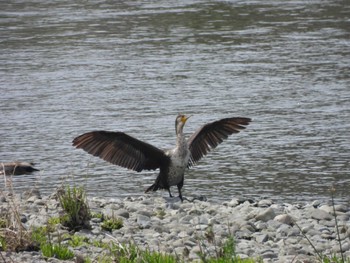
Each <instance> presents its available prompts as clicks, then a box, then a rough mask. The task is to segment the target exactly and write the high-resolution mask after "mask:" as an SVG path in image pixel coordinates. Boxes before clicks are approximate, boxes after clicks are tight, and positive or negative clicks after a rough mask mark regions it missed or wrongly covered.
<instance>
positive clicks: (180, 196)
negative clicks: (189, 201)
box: [177, 185, 184, 203]
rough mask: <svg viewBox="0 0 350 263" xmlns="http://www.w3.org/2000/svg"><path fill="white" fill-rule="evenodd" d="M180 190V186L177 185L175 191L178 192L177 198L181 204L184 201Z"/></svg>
mask: <svg viewBox="0 0 350 263" xmlns="http://www.w3.org/2000/svg"><path fill="white" fill-rule="evenodd" d="M181 188H182V185H181V186H180V185H177V190H178V191H179V198H180V200H181V202H182V203H183V201H184V199H183V197H182V193H181Z"/></svg>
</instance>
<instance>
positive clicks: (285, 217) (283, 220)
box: [273, 214, 294, 226]
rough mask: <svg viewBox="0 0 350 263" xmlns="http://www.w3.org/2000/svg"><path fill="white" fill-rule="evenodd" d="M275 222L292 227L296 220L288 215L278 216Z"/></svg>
mask: <svg viewBox="0 0 350 263" xmlns="http://www.w3.org/2000/svg"><path fill="white" fill-rule="evenodd" d="M273 220H276V221H278V222H281V223H282V224H286V225H290V226H291V225H293V224H294V219H293V218H292V217H291V216H290V215H287V214H282V215H277V216H275V218H274V219H273Z"/></svg>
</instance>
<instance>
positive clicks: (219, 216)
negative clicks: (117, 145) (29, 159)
mask: <svg viewBox="0 0 350 263" xmlns="http://www.w3.org/2000/svg"><path fill="white" fill-rule="evenodd" d="M0 196H1V200H0V211H1V214H3V213H4V212H5V211H9V209H10V208H11V206H14V205H15V206H17V209H18V213H19V215H20V220H21V222H22V224H23V225H24V226H25V228H26V229H28V230H29V229H31V228H33V227H41V226H46V225H47V224H48V223H47V222H48V220H49V218H52V217H56V218H57V217H59V216H60V214H61V211H62V208H61V207H60V206H59V201H58V200H57V195H55V194H52V195H51V196H41V195H40V192H39V191H38V190H33V191H28V192H26V193H24V194H22V195H21V196H19V195H15V196H11V195H8V194H4V193H1V194H0ZM11 200H12V201H11ZM87 200H88V205H89V208H90V210H91V212H92V213H95V214H96V213H100V214H102V215H103V216H104V217H106V218H109V217H117V218H120V219H122V222H123V227H122V228H120V229H117V230H113V231H111V232H109V231H106V230H104V229H103V228H102V227H101V225H102V220H101V218H97V217H92V218H91V219H90V221H89V224H90V226H91V229H90V230H87V229H82V230H80V231H77V232H75V233H74V235H76V236H81V237H84V238H87V239H89V240H94V241H96V242H97V241H98V242H105V243H108V242H114V243H115V244H118V242H119V245H122V244H129V243H130V242H132V243H135V244H136V245H137V246H138V247H140V248H141V249H143V248H145V249H149V250H151V251H157V252H161V253H169V254H173V255H176V256H178V257H179V259H183V260H184V261H185V262H198V261H200V257H199V256H198V253H199V252H201V250H202V249H203V248H204V247H205V249H206V251H207V252H206V253H209V254H211V253H213V254H215V253H216V250H217V248H218V246H219V245H222V243H223V242H224V241H226V240H227V239H228V238H229V237H230V236H232V237H233V238H234V241H235V251H236V255H237V256H239V257H240V258H242V259H244V258H250V259H256V260H257V262H259V261H258V259H261V260H262V261H261V262H281V263H282V262H317V260H318V255H317V253H316V251H315V249H314V248H313V247H312V245H311V244H310V243H309V242H308V240H307V239H306V238H305V236H304V235H303V234H302V233H301V231H302V232H303V233H304V234H305V235H306V236H307V237H308V238H309V240H310V241H311V242H312V244H313V246H314V247H315V248H316V250H317V251H318V252H320V253H322V254H323V255H325V256H329V257H331V256H333V255H334V254H336V255H338V256H339V255H340V254H341V253H340V252H341V251H340V246H339V242H338V241H337V239H338V237H337V231H336V223H337V224H338V229H339V233H340V240H341V244H342V253H343V255H344V256H345V258H350V208H349V207H348V206H346V205H344V204H335V205H334V209H335V212H336V218H337V222H336V220H335V217H334V215H333V206H331V205H329V204H326V203H322V202H320V201H317V200H316V201H314V202H312V203H308V204H306V205H300V204H288V203H274V202H273V201H272V200H269V199H262V200H257V201H255V200H244V199H242V198H237V199H236V198H234V199H232V200H229V201H226V202H223V203H222V204H216V203H215V204H213V203H209V202H206V201H199V200H195V201H194V202H187V201H184V202H183V203H181V202H178V199H177V198H172V199H170V198H163V197H155V196H148V195H147V196H142V197H138V198H131V197H127V198H125V199H116V198H106V199H104V198H100V197H92V198H90V197H87ZM67 233H68V230H66V229H65V228H64V227H62V226H60V225H59V226H58V227H57V229H56V230H55V232H54V233H53V234H52V236H53V238H56V239H57V238H59V237H62V235H63V234H67ZM62 242H67V240H66V241H64V240H63V241H62ZM86 246H87V245H86V244H84V245H83V246H80V247H79V246H78V247H70V249H71V250H72V251H73V252H74V254H75V259H73V260H70V261H65V262H84V261H78V260H79V259H80V260H81V259H82V258H86V257H88V258H90V259H92V260H93V261H92V262H97V261H94V260H96V259H98V257H99V256H101V255H103V254H104V253H106V251H104V250H103V249H101V248H98V247H94V246H90V247H86ZM1 255H2V256H5V258H9V259H11V260H12V261H11V260H9V261H5V262H61V261H62V260H58V259H55V258H49V259H47V258H45V257H44V256H43V255H42V254H41V252H40V251H28V252H20V253H15V252H5V251H1ZM16 260H17V261H16Z"/></svg>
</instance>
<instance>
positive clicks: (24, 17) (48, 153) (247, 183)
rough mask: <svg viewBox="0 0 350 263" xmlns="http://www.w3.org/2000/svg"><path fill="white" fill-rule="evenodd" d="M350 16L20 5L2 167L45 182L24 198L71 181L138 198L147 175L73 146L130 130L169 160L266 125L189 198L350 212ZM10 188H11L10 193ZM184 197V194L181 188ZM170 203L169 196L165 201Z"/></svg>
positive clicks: (191, 5)
mask: <svg viewBox="0 0 350 263" xmlns="http://www.w3.org/2000/svg"><path fill="white" fill-rule="evenodd" d="M349 29H350V6H349V5H348V4H347V3H346V1H345V0H343V1H321V0H314V1H292V0H288V1H274V0H267V1H176V2H174V1H118V2H117V3H116V2H114V1H112V2H111V1H103V0H102V1H90V2H89V3H86V2H81V3H80V2H79V3H72V2H70V1H57V2H47V1H42V0H37V1H21V0H19V1H11V3H2V4H1V11H0V62H1V63H0V91H1V97H0V127H1V128H0V138H1V141H0V161H13V160H25V161H33V162H35V163H37V167H38V168H39V169H40V170H41V171H40V172H39V173H36V174H33V175H29V176H19V177H14V178H13V186H14V188H15V189H16V191H18V192H22V191H24V190H25V189H28V188H32V187H39V188H40V189H42V191H43V192H44V193H51V192H52V191H54V189H55V188H56V187H57V186H59V185H61V184H62V183H64V182H67V181H68V182H75V183H76V184H79V185H81V184H82V185H85V186H86V188H87V189H88V194H89V195H97V196H101V197H120V198H123V197H125V196H139V195H142V194H143V191H144V189H146V188H147V187H148V186H149V185H150V184H152V183H153V180H154V179H155V176H156V174H157V173H155V172H142V173H135V172H132V171H128V170H126V169H123V168H120V167H117V166H113V165H110V164H108V163H106V162H104V161H102V160H100V159H98V158H96V157H92V156H90V155H88V154H86V153H85V152H83V151H81V150H75V149H74V148H73V147H72V146H71V141H72V139H73V138H74V137H76V136H78V135H79V134H81V133H84V132H87V131H91V130H97V129H104V130H121V131H125V132H127V133H128V134H130V135H132V136H134V137H136V138H138V139H141V140H144V141H147V142H149V143H152V144H154V145H156V146H158V147H160V148H169V147H172V146H173V145H174V143H175V131H174V120H175V117H176V115H177V114H178V113H179V112H182V113H187V114H192V115H193V117H192V118H191V119H190V120H189V122H188V123H187V125H186V127H185V132H186V133H188V134H191V133H192V132H194V131H195V130H196V129H197V128H199V127H200V126H201V125H202V124H204V123H207V122H209V121H213V120H216V119H219V118H224V117H227V116H245V117H251V118H252V119H253V122H252V124H251V125H250V126H249V127H248V129H247V130H246V131H244V132H242V133H240V134H238V135H234V136H232V137H230V138H229V140H227V141H225V142H224V143H223V144H222V145H220V146H219V147H218V148H217V149H216V150H215V151H214V152H212V153H210V154H209V155H208V156H207V157H206V158H204V159H202V161H201V162H200V163H199V165H198V166H196V167H195V168H194V169H191V170H190V171H189V172H188V173H187V174H186V179H185V187H184V189H183V193H184V195H185V196H189V197H191V196H193V195H206V196H207V197H208V199H209V200H211V201H214V202H220V201H224V200H230V199H231V198H232V197H239V196H248V197H252V198H272V199H273V200H276V201H281V202H292V201H303V202H305V201H312V200H315V199H321V200H328V199H329V196H330V194H329V192H328V189H329V188H330V187H331V185H332V184H334V185H335V187H336V193H335V195H336V198H337V200H339V201H342V202H347V203H348V202H349V198H350V197H349V196H350V195H349V189H350V177H349V176H350V175H349V171H350V164H349V157H350V156H349V155H350V154H349V153H350V146H349V138H350V124H349V121H348V120H349V119H350V104H349V101H350V77H349V72H350V65H349V61H350V40H349V37H350V34H349V33H350V32H349ZM0 187H1V189H3V188H4V184H1V186H0ZM173 192H174V193H176V189H175V188H174V189H173ZM157 194H159V195H164V196H166V195H167V193H166V192H160V193H157Z"/></svg>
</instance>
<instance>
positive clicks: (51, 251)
mask: <svg viewBox="0 0 350 263" xmlns="http://www.w3.org/2000/svg"><path fill="white" fill-rule="evenodd" d="M40 249H41V252H42V253H43V255H44V256H45V257H49V258H53V257H55V258H57V259H62V260H67V259H72V258H73V257H74V253H73V252H72V251H71V250H70V249H69V248H68V247H67V246H64V245H61V244H51V243H45V244H42V245H41V246H40Z"/></svg>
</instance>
